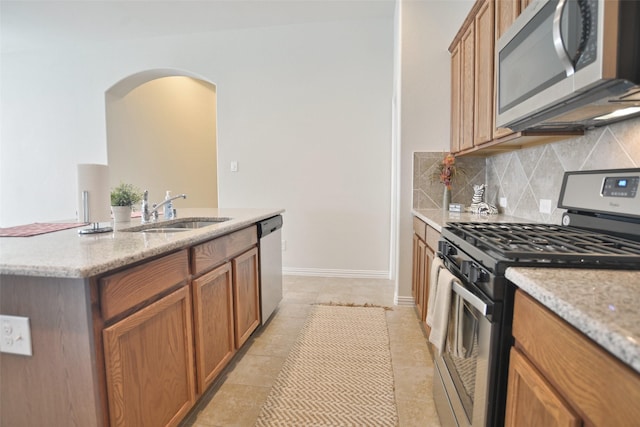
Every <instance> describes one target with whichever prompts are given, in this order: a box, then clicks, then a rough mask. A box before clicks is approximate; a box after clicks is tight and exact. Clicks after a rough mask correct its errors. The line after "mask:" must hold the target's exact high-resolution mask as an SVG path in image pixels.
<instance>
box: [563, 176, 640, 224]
mask: <svg viewBox="0 0 640 427" xmlns="http://www.w3.org/2000/svg"><path fill="white" fill-rule="evenodd" d="M639 187H640V168H634V169H608V170H593V171H576V172H565V174H564V180H563V182H562V189H561V191H560V197H559V198H558V207H559V208H563V209H567V210H569V211H570V212H581V213H588V214H592V213H595V214H607V215H613V216H624V217H630V218H640V194H638V188H639Z"/></svg>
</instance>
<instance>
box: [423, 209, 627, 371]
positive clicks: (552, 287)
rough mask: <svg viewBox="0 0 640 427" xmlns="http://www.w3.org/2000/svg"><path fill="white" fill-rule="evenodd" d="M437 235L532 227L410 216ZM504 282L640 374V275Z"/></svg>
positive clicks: (495, 218) (578, 273)
mask: <svg viewBox="0 0 640 427" xmlns="http://www.w3.org/2000/svg"><path fill="white" fill-rule="evenodd" d="M413 214H414V215H415V216H417V217H418V218H420V219H422V220H423V221H425V222H426V223H427V224H429V225H431V226H432V227H433V228H435V229H436V230H438V231H442V227H443V226H444V225H445V224H446V223H447V222H460V221H474V222H533V221H530V220H524V219H522V218H517V217H511V216H508V215H474V214H470V213H455V212H443V211H442V210H441V209H425V210H415V209H414V210H413ZM505 275H506V277H507V279H509V280H510V281H511V282H513V283H514V284H515V285H516V286H518V287H519V288H520V289H522V290H523V291H525V292H527V293H528V294H529V295H531V296H532V297H533V298H534V299H536V300H537V301H538V302H540V303H541V304H542V305H544V306H545V307H547V308H548V309H549V310H551V311H552V312H554V313H555V314H557V315H558V316H559V317H560V318H562V319H563V320H565V321H566V322H567V323H569V324H570V325H572V326H573V327H574V328H576V329H577V330H579V331H580V332H582V333H583V334H585V335H586V336H587V337H589V338H590V339H592V340H593V341H595V342H596V343H597V344H598V345H600V346H601V347H603V348H604V349H605V350H607V351H608V352H609V353H611V354H613V355H614V356H615V357H617V358H618V359H620V360H621V361H622V362H623V363H625V364H627V365H629V366H630V367H631V368H632V369H634V370H635V371H636V372H639V373H640V310H638V306H639V304H640V291H639V289H640V271H620V270H596V269H568V268H547V267H543V268H531V267H509V268H508V269H507V271H506V274H505Z"/></svg>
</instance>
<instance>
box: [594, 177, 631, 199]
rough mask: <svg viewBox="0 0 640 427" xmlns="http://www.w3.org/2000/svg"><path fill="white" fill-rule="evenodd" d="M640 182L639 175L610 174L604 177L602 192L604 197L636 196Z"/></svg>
mask: <svg viewBox="0 0 640 427" xmlns="http://www.w3.org/2000/svg"><path fill="white" fill-rule="evenodd" d="M638 183H640V177H638V176H623V177H617V176H615V177H614V176H608V177H606V178H605V179H604V184H603V186H602V193H601V194H602V195H603V196H604V197H636V194H638Z"/></svg>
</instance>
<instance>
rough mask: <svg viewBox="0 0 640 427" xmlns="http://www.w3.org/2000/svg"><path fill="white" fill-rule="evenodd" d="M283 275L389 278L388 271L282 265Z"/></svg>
mask: <svg viewBox="0 0 640 427" xmlns="http://www.w3.org/2000/svg"><path fill="white" fill-rule="evenodd" d="M282 274H284V275H285V276H315V277H344V278H356V279H389V272H388V271H378V270H327V269H320V268H289V267H283V268H282Z"/></svg>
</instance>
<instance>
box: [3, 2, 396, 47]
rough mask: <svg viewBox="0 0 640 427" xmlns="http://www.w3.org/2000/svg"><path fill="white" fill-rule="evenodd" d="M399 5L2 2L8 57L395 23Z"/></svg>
mask: <svg viewBox="0 0 640 427" xmlns="http://www.w3.org/2000/svg"><path fill="white" fill-rule="evenodd" d="M394 9H395V0H199V1H194V0H169V1H156V0H71V1H68V0H67V1H62V0H45V1H34V0H1V1H0V36H1V43H2V44H1V46H2V51H3V52H5V53H6V52H13V51H18V50H24V49H33V48H43V47H44V48H46V47H48V46H54V45H60V44H66V43H71V44H76V45H82V44H89V43H96V42H103V41H110V40H119V39H120V40H123V39H135V38H147V37H160V36H175V35H181V34H194V33H204V32H211V31H222V30H230V29H242V28H251V27H266V26H276V25H291V24H303V23H313V22H325V21H344V20H351V19H371V18H390V17H393V13H394Z"/></svg>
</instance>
